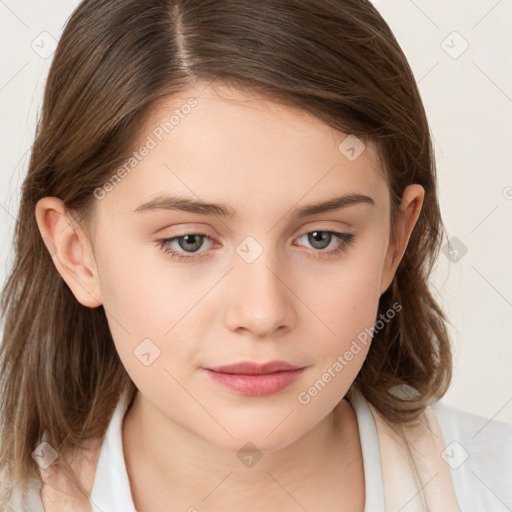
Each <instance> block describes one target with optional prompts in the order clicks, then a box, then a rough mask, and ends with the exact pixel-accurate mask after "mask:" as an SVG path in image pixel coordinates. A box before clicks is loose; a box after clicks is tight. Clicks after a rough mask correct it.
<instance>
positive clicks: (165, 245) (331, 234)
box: [157, 230, 355, 261]
mask: <svg viewBox="0 0 512 512" xmlns="http://www.w3.org/2000/svg"><path fill="white" fill-rule="evenodd" d="M304 237H307V239H308V243H310V244H311V245H312V248H313V249H317V250H316V251H315V252H317V253H321V254H322V256H324V255H327V256H329V255H335V254H339V253H341V252H343V251H344V250H345V249H346V248H348V247H349V246H350V245H352V244H353V242H354V239H355V235H354V234H351V233H338V232H337V231H329V230H315V231H309V232H307V233H304V234H303V235H302V236H300V237H299V238H298V239H297V240H300V239H301V238H304ZM204 239H208V240H210V242H211V238H210V237H209V236H208V235H207V234H206V233H186V234H182V235H177V236H174V237H172V238H164V239H161V240H157V245H158V246H159V247H160V248H162V249H163V251H164V252H165V253H166V254H169V255H170V256H171V258H174V259H176V260H179V261H186V260H188V261H192V260H195V259H196V258H201V257H202V256H201V254H202V253H203V252H205V251H201V252H198V251H199V249H200V248H201V247H202V245H203V242H204ZM333 240H337V242H338V243H337V244H335V247H334V248H331V249H327V247H329V245H331V242H332V241H333ZM175 242H177V243H178V246H179V248H180V249H181V250H176V249H175V248H173V244H174V243H175ZM299 245H300V246H302V245H303V244H299Z"/></svg>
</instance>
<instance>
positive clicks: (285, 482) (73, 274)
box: [36, 85, 424, 512]
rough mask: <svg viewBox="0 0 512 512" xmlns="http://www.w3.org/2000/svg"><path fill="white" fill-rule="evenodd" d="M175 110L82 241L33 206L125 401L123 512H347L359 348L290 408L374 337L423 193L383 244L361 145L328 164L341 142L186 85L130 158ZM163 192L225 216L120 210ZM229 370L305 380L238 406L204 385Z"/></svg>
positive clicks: (235, 397)
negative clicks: (117, 369)
mask: <svg viewBox="0 0 512 512" xmlns="http://www.w3.org/2000/svg"><path fill="white" fill-rule="evenodd" d="M190 97H195V98H196V100H197V101H198V105H197V106H196V107H195V108H194V109H193V110H192V111H191V112H190V113H189V114H188V115H187V116H184V118H183V119H180V122H179V125H178V126H176V127H175V129H174V130H172V131H171V132H170V133H169V134H166V135H165V137H164V138H163V139H162V141H161V142H159V144H158V145H157V146H156V147H155V148H154V149H152V150H151V151H150V152H149V154H148V155H147V156H146V157H145V158H144V159H143V160H142V161H141V162H140V163H139V164H138V165H137V167H136V168H135V169H134V170H133V171H132V172H130V173H129V174H128V175H127V176H126V177H125V178H124V179H122V180H121V182H120V183H119V184H118V185H117V186H115V187H114V188H113V190H111V191H109V192H108V193H106V194H105V197H104V198H103V199H101V200H99V199H95V201H96V204H95V212H94V217H93V222H92V225H91V226H90V229H89V230H88V229H86V228H85V227H83V226H78V225H77V224H76V223H75V222H74V221H73V219H72V217H71V216H70V215H69V212H67V211H66V209H65V208H64V205H63V203H62V201H60V200H59V199H57V198H52V197H47V198H44V199H41V200H40V201H39V203H38V204H37V208H36V218H37V222H38V226H39V229H40V231H41V235H42V236H43V238H45V239H46V240H47V243H48V244H49V246H51V247H52V254H53V261H54V262H55V266H56V268H57V270H58V271H59V273H60V274H61V276H62V278H63V279H64V280H65V281H66V283H67V284H68V286H69V288H70V289H71V290H72V292H73V293H74V295H75V297H76V298H77V300H78V301H79V302H80V303H82V304H83V305H85V306H88V307H97V306H98V305H99V304H103V306H104V308H105V311H106V313H107V318H108V321H109V325H110V328H111V331H112V336H113V339H114V343H115V346H116V349H117V351H118V353H119V356H120V358H121V361H122V363H123V365H124V366H125V368H126V370H127V371H128V373H129V375H130V376H131V378H132V380H133V381H134V383H135V385H136V386H137V388H138V390H139V393H138V394H137V397H136V399H135V402H134V405H133V407H132V408H131V409H130V410H129V412H128V413H127V414H126V416H125V420H124V423H123V445H124V454H125V459H126V464H127V470H128V474H129V478H130V482H131V488H132V495H133V499H134V503H135V506H136V508H137V510H138V511H140V512H149V511H154V510H171V511H174V510H181V511H183V510H190V511H193V510H194V508H191V507H195V508H196V509H197V510H199V511H201V512H202V511H218V510H238V509H243V510H249V511H252V510H254V511H256V510H258V511H260V510H283V511H296V510H301V508H300V506H302V507H304V508H305V509H307V510H308V511H316V510H326V509H327V510H336V509H338V508H339V506H340V503H343V506H344V510H347V511H348V510H353V511H356V510H359V511H360V510H362V509H363V507H364V474H363V467H362V456H361V449H360V440H359V435H358V430H357V421H356V417H355V413H354V411H353V409H352V407H351V406H350V404H349V403H348V401H347V400H346V399H344V398H343V397H344V396H345V394H346V392H347V390H348V389H349V387H350V385H351V383H352V382H353V380H354V379H355V377H356V376H357V373H358V372H359V370H360V368H361V366H362V364H363V362H364V359H365V357H366V355H367V352H368V349H369V344H368V345H367V346H366V347H362V350H361V352H359V353H358V354H357V355H356V356H354V358H353V359H352V360H351V361H350V362H349V363H348V364H347V365H346V366H345V367H344V368H343V371H341V372H340V373H338V374H337V375H336V377H335V378H333V379H332V380H331V381H330V382H329V383H328V384H327V385H326V386H325V388H324V389H323V390H322V391H321V392H320V393H318V395H317V396H315V397H314V398H312V399H311V401H310V402H309V403H308V404H301V403H300V402H299V401H298V399H297V395H298V394H299V393H300V392H302V391H305V390H307V389H308V388H309V387H310V386H311V385H312V384H313V383H314V382H315V381H317V380H318V379H319V378H320V377H321V376H322V374H323V373H324V372H325V371H326V370H327V369H328V368H329V367H331V366H332V365H333V363H334V362H335V361H336V359H337V357H338V355H340V354H344V353H345V352H346V350H348V349H349V347H350V345H351V343H352V341H353V340H354V339H356V337H357V335H358V334H359V333H361V332H362V331H364V329H365V328H368V327H370V326H373V325H374V323H375V320H376V317H377V308H378V301H379V297H380V296H381V295H382V293H384V291H385V290H386V289H387V288H388V287H389V285H390V283H391V282H392V279H393V276H394V274H395V271H396V268H397V266H398V264H399V262H400V260H401V258H402V256H403V254H404V251H405V249H406V246H407V243H408V240H409V237H410V234H411V231H412V229H413V227H414V224H415V223H416V221H417V219H418V216H419V213H420V210H421V206H422V204H423V197H424V190H423V188H422V187H421V186H420V185H411V186H409V187H407V189H406V190H405V192H404V195H403V199H402V204H401V209H400V216H399V218H398V222H397V231H396V236H395V237H393V238H392V237H391V236H390V230H389V214H390V198H389V189H388V185H387V183H386V179H385V177H384V176H383V173H382V170H381V168H380V164H379V161H378V158H377V153H376V149H375V147H374V146H373V144H371V143H370V144H367V145H366V148H365V150H364V151H363V152H362V153H361V154H360V155H359V157H358V158H356V159H355V160H354V161H350V160H349V159H348V158H347V157H346V156H345V154H343V153H342V152H341V151H340V150H339V149H338V145H339V144H340V143H341V142H342V141H343V140H344V139H345V137H346V136H347V134H344V133H341V132H339V131H337V130H334V129H332V128H330V127H328V126H327V125H325V124H324V123H322V122H321V121H319V120H318V119H316V118H315V117H313V116H311V115H310V114H308V113H305V112H303V111H301V110H298V109H294V108H291V107H288V106H283V105H280V104H277V103H274V102H273V101H268V100H265V99H263V98H262V97H259V96H252V95H249V94H247V93H242V92H241V91H237V90H235V89H228V88H227V87H223V88H221V87H217V88H216V89H212V88H211V87H207V88H205V87H204V85H202V86H201V85H200V86H197V87H191V88H190V89H189V90H188V91H187V92H186V94H180V96H179V97H172V98H167V99H166V100H165V102H164V103H163V104H162V105H160V106H159V108H158V109H155V111H154V112H153V115H152V116H151V118H150V119H149V120H148V122H147V124H146V126H143V127H142V128H141V136H140V142H141V144H143V143H144V141H145V140H146V139H147V137H148V135H151V133H152V130H154V129H155V127H157V126H158V125H159V124H160V123H161V122H162V121H163V120H165V119H168V118H169V115H170V114H169V113H172V111H174V110H175V109H176V108H180V106H181V105H183V104H184V103H186V101H187V100H188V99H189V98H190ZM137 147H139V146H137ZM161 193H167V194H172V195H180V196H184V197H187V198H191V199H201V200H203V201H208V202H222V203H225V204H226V205H228V207H229V208H230V209H232V210H235V215H234V216H232V217H225V218H224V217H221V216H214V215H204V214H199V213H190V212H180V211H172V210H156V211H150V212H149V211H148V212H144V213H135V212H134V210H135V209H136V208H137V207H138V206H139V205H141V204H142V203H144V202H146V201H148V200H149V199H152V198H154V197H155V196H156V195H157V194H161ZM349 193H359V194H364V195H367V196H370V197H371V198H372V199H373V200H374V203H375V204H374V205H370V204H354V205H351V206H348V207H346V208H343V209H339V210H335V211H330V212H325V213H320V214H316V215H311V216H308V217H305V218H298V217H297V215H296V214H295V213H294V211H295V209H297V208H299V207H302V206H305V205H307V204H311V203H316V202H320V201H325V200H327V199H329V198H331V197H333V196H336V195H342V194H349ZM324 230H333V231H336V232H340V233H351V234H354V235H355V239H354V243H353V244H352V245H351V246H347V247H345V250H344V251H342V252H341V253H340V254H333V255H327V254H326V251H328V250H331V249H334V248H336V247H339V246H340V245H341V243H340V241H338V239H337V238H336V237H332V239H330V240H331V241H330V242H329V240H327V241H326V242H325V243H324V245H323V246H321V244H320V243H319V242H316V244H315V240H314V239H312V238H311V237H308V235H307V234H308V233H312V232H314V231H324ZM183 231H184V232H185V234H194V233H197V232H204V233H206V234H207V235H208V237H209V238H199V240H196V241H197V245H199V249H197V252H196V253H194V252H193V251H194V245H193V244H194V239H192V241H190V240H189V242H188V244H189V245H187V243H186V241H184V240H183V239H181V244H182V245H179V243H178V242H177V241H176V242H174V243H172V246H171V247H172V249H174V250H175V251H177V252H181V253H182V254H185V257H186V256H187V254H188V255H190V254H198V253H202V254H199V256H200V257H199V258H198V259H196V260H195V261H192V260H190V261H178V260H174V259H172V258H171V257H170V255H169V254H166V253H165V252H164V250H163V249H162V248H161V247H158V246H157V243H156V240H159V239H164V238H170V237H173V236H178V234H179V235H183ZM248 236H251V237H252V238H253V239H255V240H256V241H257V243H258V244H259V246H260V247H261V248H262V251H263V252H262V253H261V254H260V255H259V257H257V258H256V259H255V260H254V261H253V262H251V263H248V262H247V261H246V260H244V259H243V258H242V257H241V256H240V254H239V253H238V252H237V250H236V249H237V248H239V247H243V244H242V245H241V243H242V242H243V241H244V240H245V239H246V237H248ZM201 241H202V242H203V243H202V245H200V244H201ZM326 246H327V248H325V247H326ZM251 247H252V248H251V249H250V251H253V252H252V254H254V250H255V249H254V246H251ZM322 247H323V248H324V249H323V252H322ZM187 250H188V252H187ZM144 339H150V340H152V343H153V344H154V345H155V346H156V347H158V349H159V350H160V355H159V357H157V358H156V359H155V360H154V361H153V362H152V363H151V364H150V365H149V366H146V365H144V364H142V363H141V361H140V360H139V359H138V358H137V357H135V355H134V350H135V349H136V348H137V347H138V346H139V344H140V343H141V342H142V340H144ZM151 350H152V351H154V348H152V349H151ZM245 360H252V361H257V362H267V361H272V360H284V361H288V362H290V363H292V364H296V365H299V366H306V370H305V371H304V372H303V373H302V375H301V377H300V378H299V380H298V381H297V382H295V383H294V384H292V385H291V386H289V387H287V388H285V389H284V390H282V391H280V392H278V393H275V394H273V395H269V396H243V395H240V394H238V393H236V392H235V391H232V390H229V389H227V388H224V387H222V386H220V385H219V384H217V383H215V382H213V381H212V379H211V378H210V377H209V375H207V374H206V373H205V372H204V370H203V369H202V368H203V367H208V366H216V365H224V364H231V363H235V362H239V361H245ZM247 442H251V443H253V444H254V445H255V446H256V447H257V448H258V450H259V451H260V452H261V455H262V457H261V458H260V459H259V460H258V462H257V463H256V464H254V465H253V466H252V467H247V466H246V465H244V464H243V463H242V462H241V461H240V460H239V458H238V457H237V452H238V451H239V450H240V449H241V447H243V446H244V445H245V444H246V443H247ZM299 504H300V506H299ZM326 507H327V508H326Z"/></svg>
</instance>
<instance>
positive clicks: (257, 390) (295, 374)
mask: <svg viewBox="0 0 512 512" xmlns="http://www.w3.org/2000/svg"><path fill="white" fill-rule="evenodd" d="M305 369H306V367H304V366H302V367H301V366H296V365H293V364H290V363H287V362H285V361H272V362H270V363H255V362H252V361H244V362H241V363H236V364H231V365H225V366H215V367H212V368H203V370H204V372H205V373H206V374H208V376H209V377H210V378H211V379H212V380H213V381H214V382H216V383H217V384H220V385H221V386H223V387H225V388H228V389H230V390H231V391H235V392H236V393H238V394H241V395H249V396H266V395H271V394H274V393H277V392H278V391H281V390H283V389H284V388H286V387H288V386H289V385H291V384H293V383H294V382H295V381H297V380H298V379H299V378H300V376H301V374H302V372H303V371H304V370H305Z"/></svg>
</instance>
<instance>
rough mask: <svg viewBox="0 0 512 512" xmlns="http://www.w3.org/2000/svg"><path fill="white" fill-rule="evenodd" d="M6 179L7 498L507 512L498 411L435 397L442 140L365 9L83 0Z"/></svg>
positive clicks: (145, 511) (227, 1)
mask: <svg viewBox="0 0 512 512" xmlns="http://www.w3.org/2000/svg"><path fill="white" fill-rule="evenodd" d="M22 192H23V195H22V202H21V208H20V213H19V220H18V223H17V227H16V242H15V248H16V260H15V265H14V268H13V270H12V273H11V275H10V278H9V280H8V282H7V284H6V286H5V289H4V294H3V303H2V306H3V313H4V316H5V330H4V338H3V342H2V345H1V349H0V350H1V352H0V363H1V372H2V373H1V383H2V396H1V412H2V414H1V428H2V438H1V445H0V466H1V468H2V477H3V479H2V497H3V504H2V505H1V506H2V507H3V508H2V510H15V511H17V512H19V511H31V512H33V511H43V510H46V511H47V512H54V511H63V510H66V511H69V510H74V511H82V510H83V511H86V510H87V511H91V510H92V511H95V512H96V511H101V512H120V511H122V512H134V511H135V510H137V511H139V512H160V511H166V512H168V511H171V512H175V511H189V512H193V511H199V512H206V511H215V512H218V511H231V510H246V511H250V512H253V511H262V510H265V511H284V512H288V511H289V512H292V511H300V510H305V511H308V512H313V511H320V510H322V511H324V510H329V511H337V510H343V511H347V512H348V511H363V510H364V511H366V512H374V511H375V512H377V511H384V510H386V511H398V510H400V511H424V510H429V511H443V512H450V511H457V510H472V511H474V510H482V511H484V510H485V511H486V512H488V511H491V510H493V511H498V510H508V508H510V507H511V506H512V491H511V488H512V486H511V485H510V476H511V473H512V462H511V460H512V427H510V426H507V425H505V424H502V423H499V422H495V421H487V420H485V419H483V418H479V417H477V416H473V415H470V414H467V413H463V412H461V411H458V410H456V409H452V408H450V407H447V406H445V405H442V404H440V403H439V402H438V400H439V399H440V398H441V397H442V396H443V394H444V393H445V392H446V389H447V388H448V385H449V382H450V377H451V353H450V345H449V340H448V336H447V331H446V327H445V317H444V315H443V313H442V311H441V310H440V308H439V306H438V304H437V303H436V302H435V300H434V298H433V297H432V295H431V293H430V291H429V287H428V278H429V274H430V270H431V267H432V265H433V263H434V261H435V258H436V257H437V253H438V250H439V246H440V243H441V240H442V235H443V226H442V221H441V216H440V212H439V207H438V201H437V193H436V173H435V162H434V155H433V150H432V144H431V139H430V133H429V127H428V123H427V119H426V116H425V111H424V108H423V105H422V102H421V99H420V95H419V93H418V89H417V86H416V84H415V81H414V77H413V75H412V73H411V70H410V68H409V66H408V63H407V61H406V58H405V56H404V54H403V52H402V51H401V49H400V47H399V45H398V43H397V42H396V40H395V38H394V36H393V34H392V33H391V31H390V29H389V27H388V26H387V24H386V23H385V21H384V20H383V19H382V17H381V16H380V15H379V14H378V12H377V11H376V10H375V8H374V7H373V6H372V5H371V4H370V3H369V2H368V1H365V0H307V1H306V0H279V1H278V0H265V1H262V2H254V1H249V0H207V1H205V0H147V1H145V2H139V1H135V0H86V1H84V2H82V4H81V5H80V6H79V7H78V9H77V10H76V11H75V13H74V14H73V16H72V17H71V19H70V20H69V22H68V24H67V26H66V29H65V31H64V34H63V36H62V38H61V40H60V43H59V46H58V49H57V52H56V54H55V58H54V62H53V65H52V68H51V70H50V74H49V78H48V83H47V86H46V91H45V98H44V104H43V109H42V117H41V120H40V124H39V126H38V131H37V137H36V140H35V143H34V147H33V151H32V156H31V161H30V167H29V170H28V174H27V177H26V179H25V182H24V184H23V191H22ZM189 245H190V247H189ZM507 507H508V508H507Z"/></svg>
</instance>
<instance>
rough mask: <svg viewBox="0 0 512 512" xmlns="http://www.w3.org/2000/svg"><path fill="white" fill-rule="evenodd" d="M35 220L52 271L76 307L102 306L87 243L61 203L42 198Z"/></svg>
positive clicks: (96, 276)
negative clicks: (80, 305)
mask: <svg viewBox="0 0 512 512" xmlns="http://www.w3.org/2000/svg"><path fill="white" fill-rule="evenodd" d="M35 216H36V221H37V225H38V228H39V231H40V233H41V237H42V239H43V242H44V244H45V245H46V248H47V249H48V252H49V253H50V256H51V257H52V260H53V263H54V264H55V268H56V269H57V271H58V272H59V274H60V275H61V277H62V279H64V281H65V282H66V284H67V285H68V287H69V288H70V290H71V291H72V292H73V295H74V296H75V297H76V299H77V300H78V302H80V304H82V305H84V306H87V307H90V308H96V307H98V306H100V305H101V304H102V303H103V300H102V297H101V289H100V286H99V280H98V274H97V270H96V265H95V260H94V255H93V253H92V248H91V245H90V241H89V239H88V237H87V236H86V235H85V233H84V232H83V231H82V230H81V229H80V227H79V226H78V224H77V223H76V221H75V220H74V219H73V218H72V216H71V215H70V213H69V211H68V210H67V209H66V207H65V205H64V203H63V202H62V200H60V199H58V198H56V197H44V198H43V199H40V200H39V201H38V202H37V205H36V210H35Z"/></svg>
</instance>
